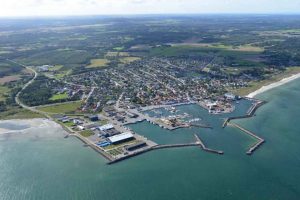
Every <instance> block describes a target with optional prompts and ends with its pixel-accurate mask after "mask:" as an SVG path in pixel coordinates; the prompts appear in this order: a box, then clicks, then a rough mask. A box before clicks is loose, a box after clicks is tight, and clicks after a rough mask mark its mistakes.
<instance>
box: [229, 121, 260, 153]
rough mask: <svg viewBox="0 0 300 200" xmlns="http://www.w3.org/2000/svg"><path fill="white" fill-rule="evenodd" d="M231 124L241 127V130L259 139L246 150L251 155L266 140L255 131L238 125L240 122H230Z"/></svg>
mask: <svg viewBox="0 0 300 200" xmlns="http://www.w3.org/2000/svg"><path fill="white" fill-rule="evenodd" d="M229 125H232V126H234V127H236V128H238V129H240V130H241V131H243V132H244V133H246V134H248V135H250V136H251V137H253V138H255V139H257V140H258V142H257V143H255V144H254V145H253V146H252V147H251V148H250V149H249V150H248V151H247V152H246V153H247V154H248V155H251V154H252V153H253V152H254V151H255V150H256V149H258V148H259V147H260V146H261V145H262V144H263V143H264V142H265V140H264V139H262V138H261V137H259V136H257V135H256V134H255V133H253V132H251V131H249V130H247V129H245V128H243V127H241V126H240V125H238V124H235V123H230V124H229Z"/></svg>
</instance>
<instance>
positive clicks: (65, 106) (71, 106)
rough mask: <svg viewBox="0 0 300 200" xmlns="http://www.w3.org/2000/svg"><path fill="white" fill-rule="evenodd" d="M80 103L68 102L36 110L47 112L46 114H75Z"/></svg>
mask: <svg viewBox="0 0 300 200" xmlns="http://www.w3.org/2000/svg"><path fill="white" fill-rule="evenodd" d="M80 105H81V102H80V101H76V102H69V103H62V104H56V105H51V106H43V107H38V108H37V109H38V110H41V111H44V112H48V113H66V114H68V113H75V112H76V111H77V109H78V108H79V107H80Z"/></svg>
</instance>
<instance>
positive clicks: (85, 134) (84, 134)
mask: <svg viewBox="0 0 300 200" xmlns="http://www.w3.org/2000/svg"><path fill="white" fill-rule="evenodd" d="M94 134H95V133H94V132H93V131H91V130H84V131H81V132H80V135H82V136H83V137H89V136H91V135H94Z"/></svg>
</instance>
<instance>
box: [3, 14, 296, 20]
mask: <svg viewBox="0 0 300 200" xmlns="http://www.w3.org/2000/svg"><path fill="white" fill-rule="evenodd" d="M208 15H210V16H218V15H219V16H221V15H228V16H230V15H248V16H249V15H252V16H276V15H277V16H280V15H286V16H297V15H300V12H298V13H289V12H274V13H273V12H270V13H255V12H253V13H237V12H232V13H229V12H228V13H227V12H224V13H213V12H212V13H134V14H130V13H127V14H80V15H19V16H18V15H15V16H10V15H7V16H5V15H3V16H1V15H0V19H25V18H30V19H32V18H72V17H74V18H76V17H78V18H81V17H127V16H208Z"/></svg>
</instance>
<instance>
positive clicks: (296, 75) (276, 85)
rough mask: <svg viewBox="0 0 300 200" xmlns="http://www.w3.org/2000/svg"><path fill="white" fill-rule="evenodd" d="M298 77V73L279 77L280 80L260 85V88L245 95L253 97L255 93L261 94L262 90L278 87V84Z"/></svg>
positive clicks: (299, 74) (299, 76) (299, 75)
mask: <svg viewBox="0 0 300 200" xmlns="http://www.w3.org/2000/svg"><path fill="white" fill-rule="evenodd" d="M298 78H300V73H298V74H294V75H292V76H290V77H287V78H283V79H281V80H280V81H277V82H275V83H271V84H269V85H266V86H262V87H261V88H260V89H258V90H256V91H254V92H251V93H250V94H248V95H247V96H246V97H249V98H254V97H255V96H256V95H258V94H261V93H263V92H266V91H268V90H271V89H273V88H276V87H278V86H281V85H284V84H286V83H288V82H291V81H293V80H295V79H298Z"/></svg>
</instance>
